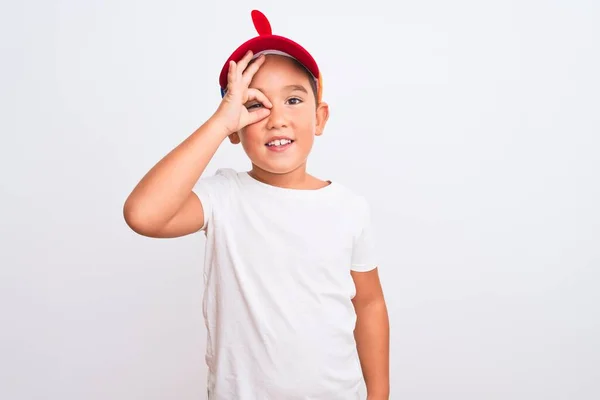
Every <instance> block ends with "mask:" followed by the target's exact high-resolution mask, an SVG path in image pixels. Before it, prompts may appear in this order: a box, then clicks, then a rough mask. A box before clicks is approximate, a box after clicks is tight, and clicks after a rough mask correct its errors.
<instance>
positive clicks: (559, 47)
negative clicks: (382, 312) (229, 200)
mask: <svg viewBox="0 0 600 400" xmlns="http://www.w3.org/2000/svg"><path fill="white" fill-rule="evenodd" d="M253 8H257V9H260V10H262V11H263V12H265V14H266V15H267V17H269V19H270V20H271V24H272V26H273V30H274V33H276V34H281V35H284V36H288V37H290V38H293V39H294V40H296V41H298V42H300V43H302V44H303V45H304V46H305V47H307V48H308V49H309V50H310V51H311V52H312V53H313V54H314V56H315V58H316V59H317V60H318V62H319V63H320V65H321V67H322V70H323V73H324V81H325V99H326V101H328V102H329V103H330V106H331V113H332V114H331V119H330V122H329V124H328V127H327V129H326V131H325V135H324V136H323V137H321V138H319V139H318V140H317V143H316V147H315V150H314V154H313V155H312V156H311V159H310V170H311V172H313V173H315V174H317V175H318V176H320V177H322V178H327V179H333V180H338V181H340V182H343V183H344V184H346V185H348V186H350V187H352V188H354V189H355V190H356V191H358V192H361V193H364V194H365V195H366V196H367V197H368V199H369V200H370V202H371V204H372V207H373V210H374V219H375V225H376V228H377V230H378V236H379V238H380V241H379V248H380V254H381V267H380V268H381V277H382V280H383V284H384V289H385V292H386V296H387V301H388V304H389V312H390V318H391V327H392V331H391V332H392V333H391V338H392V347H391V378H392V396H391V398H392V399H393V400H400V399H407V400H439V399H444V400H450V399H452V400H453V399H457V400H481V399H486V400H496V399H498V400H505V399H515V400H517V399H518V400H521V399H523V400H531V399H540V400H542V399H543V400H555V399H556V400H559V399H560V400H592V399H598V398H600V367H599V365H600V321H599V319H600V291H599V289H598V288H599V284H600V279H599V278H600V270H599V267H600V230H599V227H600V212H599V207H598V204H600V185H599V182H600V161H599V157H598V153H599V151H600V140H599V139H598V135H599V134H600V96H599V93H600V78H599V71H600V55H599V52H600V51H599V49H600V32H599V28H598V26H600V6H599V4H598V2H595V1H592V0H588V1H583V0H577V1H576V0H571V1H568V2H567V1H541V0H539V1H533V0H527V1H524V0H520V1H516V0H513V1H475V0H472V1H466V0H459V1H453V2H449V1H442V0H437V1H435V0H424V1H418V2H417V1H411V2H406V1H402V2H387V1H386V2H384V1H382V0H381V1H369V2H348V1H343V2H342V1H335V2H325V1H302V2H295V3H288V2H281V1H271V2H267V1H254V2H242V1H227V2H222V3H220V5H217V2H216V1H215V2H211V3H207V2H203V1H193V2H192V1H169V2H167V1H162V2H158V1H151V2H142V1H134V0H121V1H112V2H109V1H86V2H84V1H74V0H73V1H53V2H48V1H22V2H10V3H9V2H3V3H2V6H1V10H0V15H1V17H0V19H1V23H0V43H1V44H2V52H1V57H2V62H1V66H0V68H1V78H0V79H1V89H0V93H1V94H0V101H1V103H0V105H1V118H0V129H1V145H0V160H1V163H2V165H1V169H0V171H1V174H2V175H1V179H0V185H1V202H2V207H1V208H0V217H1V219H0V221H1V229H0V235H1V237H0V239H1V241H0V248H1V251H0V264H1V269H0V274H1V275H0V290H1V292H0V296H1V297H0V311H1V314H0V315H1V327H0V328H1V329H0V338H1V344H0V398H2V399H6V400H34V399H35V400H38V399H40V400H41V399H44V400H46V399H56V400H58V399H60V400H100V399H102V400H108V399H111V400H133V399H144V400H163V399H165V400H166V399H169V400H170V399H178V400H188V399H189V400H192V399H202V398H204V397H203V395H204V393H205V374H206V368H205V365H204V359H203V356H204V353H203V352H204V341H205V331H204V326H203V320H202V314H201V296H202V289H203V288H202V275H201V271H202V255H203V244H204V241H203V238H202V236H201V235H199V234H198V235H192V236H189V237H185V238H181V239H176V240H157V239H147V238H143V237H140V236H138V235H136V234H135V233H133V232H132V231H130V230H129V229H128V228H127V227H126V225H125V223H124V221H123V218H122V206H123V202H124V200H125V198H126V197H127V195H128V194H129V192H130V191H131V189H132V188H133V186H134V185H135V184H136V183H137V181H138V180H139V179H140V178H141V177H142V175H143V174H144V173H145V172H146V171H147V170H148V169H149V168H150V167H152V165H154V163H155V162H157V161H158V160H159V159H160V158H161V157H162V156H163V155H164V154H166V153H167V152H168V151H169V150H170V149H172V148H173V147H175V146H176V145H177V144H179V143H180V142H181V141H182V140H183V139H184V138H185V137H186V136H187V135H189V134H190V133H191V132H192V131H194V130H195V129H196V128H197V127H198V126H199V125H200V124H202V123H203V122H204V121H205V120H206V118H208V117H209V116H210V115H211V113H212V112H213V111H214V110H215V108H216V107H217V105H218V102H219V100H220V97H219V91H218V85H217V78H218V73H219V71H220V68H221V66H222V64H223V62H224V61H225V59H226V58H227V56H228V55H229V54H230V53H231V51H233V49H234V48H235V47H237V46H238V45H239V44H241V43H242V41H244V40H247V39H249V38H251V37H253V36H254V35H255V31H254V29H253V26H252V23H251V20H250V10H251V9H253ZM225 166H227V167H233V168H236V169H247V168H248V167H249V165H248V162H247V160H246V159H245V157H244V154H243V152H242V149H241V147H234V146H232V145H230V144H229V143H225V144H224V145H223V146H222V148H221V149H220V150H219V152H218V154H217V156H216V157H215V159H214V160H213V162H212V163H211V164H210V168H209V171H208V173H209V174H210V173H213V172H214V171H215V169H216V168H219V167H225ZM232 400H233V399H232Z"/></svg>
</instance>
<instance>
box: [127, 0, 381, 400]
mask: <svg viewBox="0 0 600 400" xmlns="http://www.w3.org/2000/svg"><path fill="white" fill-rule="evenodd" d="M252 18H253V21H254V25H255V27H256V29H257V31H258V33H259V36H257V37H255V38H253V39H251V40H249V41H247V42H246V43H244V44H242V45H241V46H240V47H239V48H238V49H237V50H236V51H234V52H233V54H232V55H231V57H230V58H229V60H228V62H227V63H226V64H225V65H224V67H223V70H222V72H221V76H220V85H221V93H222V95H223V99H222V101H221V104H220V105H219V107H218V108H217V110H216V112H215V113H214V114H213V115H212V117H211V118H210V119H209V120H208V121H207V122H206V123H204V124H203V125H202V126H201V127H200V128H199V129H198V130H196V131H195V132H194V133H192V135H191V136H189V137H188V138H187V139H186V140H185V141H184V142H183V143H181V144H180V145H179V146H178V147H176V148H175V149H174V150H173V151H171V152H170V153H169V154H168V155H167V156H165V157H164V158H163V159H162V160H161V161H160V162H158V164H156V165H155V166H154V167H153V168H152V169H151V170H150V171H149V172H148V173H147V174H146V176H144V178H143V179H142V180H141V181H140V183H139V184H138V185H137V186H136V187H135V189H134V190H133V192H132V193H131V194H130V196H129V197H128V199H127V201H126V202H125V206H124V215H125V219H126V221H127V223H128V225H129V226H130V227H131V228H132V229H133V230H134V231H135V232H137V233H139V234H141V235H145V236H149V237H160V238H167V237H179V236H183V235H187V234H191V233H194V232H197V231H199V230H201V231H203V232H204V234H205V235H206V239H207V241H206V256H205V269H204V271H205V272H204V283H205V293H204V301H203V311H204V318H205V322H206V327H207V332H208V338H207V349H206V362H207V365H208V370H209V374H208V398H209V399H210V400H259V399H260V400H263V399H269V400H295V399H298V400H300V399H302V400H304V399H306V400H308V399H312V400H336V399H339V400H350V399H352V400H356V399H358V398H359V387H360V384H361V380H362V378H364V380H365V383H366V387H367V396H368V397H367V398H368V399H369V400H383V399H388V398H389V366H388V364H389V355H388V354H389V327H388V317H387V310H386V305H385V301H384V297H383V294H382V289H381V286H380V282H379V278H378V272H377V265H376V264H375V254H374V237H373V232H372V227H371V221H370V215H369V207H368V204H367V203H366V201H365V200H364V199H363V197H361V196H358V195H356V194H354V193H353V192H352V191H350V190H349V189H347V188H345V187H344V186H342V185H341V184H339V183H336V182H331V181H324V180H321V179H318V178H316V177H314V176H312V175H309V174H308V173H307V171H306V162H307V158H308V155H309V153H310V151H311V148H312V146H313V141H314V137H315V136H319V135H321V134H322V133H323V129H324V127H325V124H326V122H327V119H328V114H329V111H328V106H327V104H326V103H324V102H323V101H322V98H321V96H322V89H323V86H322V82H323V80H322V78H321V74H320V71H319V68H318V66H317V64H316V62H315V61H314V59H313V58H312V56H311V55H310V54H309V53H308V52H307V51H306V50H305V49H304V48H302V47H301V46H300V45H299V44H297V43H295V42H293V41H291V40H289V39H287V38H284V37H281V36H276V35H273V34H272V33H271V27H270V24H269V22H268V20H267V19H266V17H265V16H264V15H263V14H262V13H260V12H258V11H253V12H252ZM226 138H229V140H230V141H231V142H232V143H234V144H238V143H241V145H242V146H243V148H244V151H245V153H246V154H247V155H248V157H249V159H250V161H251V165H252V167H251V169H250V171H248V172H236V171H233V170H231V169H220V170H218V171H217V173H216V174H215V175H214V176H209V177H204V176H202V174H203V172H204V170H205V168H206V166H207V164H208V163H209V161H210V160H211V158H212V156H213V155H214V153H215V152H216V151H217V148H218V147H219V145H220V144H221V143H222V142H223V141H224V140H225V139H226Z"/></svg>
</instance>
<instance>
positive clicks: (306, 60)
mask: <svg viewBox="0 0 600 400" xmlns="http://www.w3.org/2000/svg"><path fill="white" fill-rule="evenodd" d="M265 50H277V51H281V52H283V53H286V54H288V55H290V56H291V57H292V58H295V59H296V60H298V62H300V64H302V65H304V66H305V67H306V69H308V71H309V72H310V73H311V74H313V76H314V77H315V79H317V80H318V79H319V67H318V66H317V63H316V61H315V60H314V58H313V57H312V56H311V55H310V53H309V52H308V51H306V49H305V48H304V47H302V46H301V45H299V44H298V43H296V42H294V41H293V40H290V39H288V38H285V37H283V36H277V35H261V36H257V37H255V38H252V39H250V40H248V41H247V42H245V43H244V44H242V45H241V46H240V47H238V48H237V49H236V50H235V51H234V52H233V53H232V54H231V56H229V58H228V59H227V61H226V62H225V65H223V69H222V70H221V74H220V76H219V85H220V86H221V88H223V89H224V88H225V87H226V86H227V73H228V72H229V62H230V61H235V62H238V61H239V60H241V59H242V57H244V55H245V54H246V53H247V52H248V51H252V53H254V54H256V53H259V52H261V51H265Z"/></svg>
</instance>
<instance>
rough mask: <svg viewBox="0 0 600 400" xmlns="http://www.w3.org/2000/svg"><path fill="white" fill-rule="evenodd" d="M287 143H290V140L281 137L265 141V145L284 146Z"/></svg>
mask: <svg viewBox="0 0 600 400" xmlns="http://www.w3.org/2000/svg"><path fill="white" fill-rule="evenodd" d="M289 143H292V141H291V140H289V139H281V140H280V139H276V140H273V141H271V142H269V143H267V146H284V145H286V144H289Z"/></svg>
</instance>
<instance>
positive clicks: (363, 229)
mask: <svg viewBox="0 0 600 400" xmlns="http://www.w3.org/2000/svg"><path fill="white" fill-rule="evenodd" d="M358 215H359V218H358V221H359V227H358V229H357V234H356V236H355V238H354V243H353V246H352V265H351V270H352V271H357V272H367V271H371V270H372V269H375V268H376V267H377V255H376V244H375V232H374V230H373V221H372V219H371V209H370V206H369V204H368V203H367V202H366V200H363V201H361V202H360V211H359V212H358Z"/></svg>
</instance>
